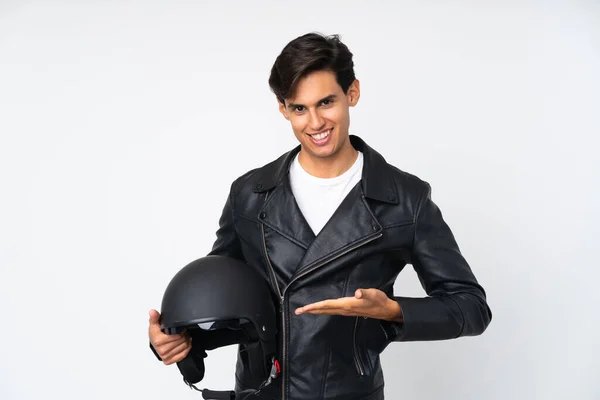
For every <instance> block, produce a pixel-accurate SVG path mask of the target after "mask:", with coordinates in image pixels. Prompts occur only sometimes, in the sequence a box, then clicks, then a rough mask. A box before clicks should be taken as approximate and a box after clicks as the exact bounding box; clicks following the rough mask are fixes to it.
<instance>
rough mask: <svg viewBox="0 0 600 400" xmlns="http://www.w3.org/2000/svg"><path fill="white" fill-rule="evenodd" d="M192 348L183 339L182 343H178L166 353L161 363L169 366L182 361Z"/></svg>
mask: <svg viewBox="0 0 600 400" xmlns="http://www.w3.org/2000/svg"><path fill="white" fill-rule="evenodd" d="M191 348H192V342H191V341H190V340H189V339H185V340H184V341H183V342H181V343H178V344H177V345H176V346H175V347H173V348H172V349H171V350H169V351H167V352H166V353H165V355H164V357H161V358H162V359H163V363H164V364H166V365H171V364H174V363H177V362H179V361H181V360H183V359H184V358H185V357H186V356H187V355H188V353H189V352H190V350H191Z"/></svg>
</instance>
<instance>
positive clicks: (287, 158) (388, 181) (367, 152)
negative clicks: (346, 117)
mask: <svg viewBox="0 0 600 400" xmlns="http://www.w3.org/2000/svg"><path fill="white" fill-rule="evenodd" d="M350 143H351V144H352V146H353V147H354V148H355V149H356V150H358V151H360V152H362V153H363V157H364V165H363V170H362V180H361V185H362V190H363V193H364V195H365V197H367V198H370V199H373V200H378V201H382V202H386V203H392V204H398V189H397V188H396V184H395V182H394V180H393V178H392V170H391V166H390V165H389V164H388V163H387V162H386V161H385V159H384V158H383V156H382V155H381V154H379V153H378V152H377V151H375V150H374V149H373V148H371V147H370V146H369V145H368V144H367V143H366V142H365V141H364V140H363V139H361V138H360V137H358V136H356V135H350ZM298 152H300V145H298V146H296V147H295V148H294V149H292V150H290V151H288V152H287V153H285V154H283V155H282V156H280V157H279V158H278V159H276V160H275V161H273V162H271V163H269V164H267V165H265V166H264V167H262V168H260V169H258V171H257V181H256V184H255V185H254V188H253V191H254V192H256V193H261V192H266V191H269V190H271V189H273V188H274V187H275V186H278V185H281V184H282V183H283V181H284V179H285V177H286V175H287V174H288V172H289V168H290V164H291V162H292V160H293V159H294V157H295V156H296V154H298Z"/></svg>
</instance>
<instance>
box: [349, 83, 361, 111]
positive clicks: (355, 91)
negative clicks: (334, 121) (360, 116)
mask: <svg viewBox="0 0 600 400" xmlns="http://www.w3.org/2000/svg"><path fill="white" fill-rule="evenodd" d="M346 97H347V98H348V105H349V106H350V107H354V106H355V105H356V103H358V99H359V98H360V81H359V80H358V79H355V80H354V82H352V84H351V85H350V87H349V88H348V92H347V93H346Z"/></svg>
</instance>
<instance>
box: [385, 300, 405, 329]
mask: <svg viewBox="0 0 600 400" xmlns="http://www.w3.org/2000/svg"><path fill="white" fill-rule="evenodd" d="M388 304H389V306H388V309H389V313H388V315H389V316H388V318H386V320H387V321H392V322H398V323H403V322H404V315H403V313H402V308H401V307H400V304H398V302H397V301H395V300H392V299H390V300H389V302H388Z"/></svg>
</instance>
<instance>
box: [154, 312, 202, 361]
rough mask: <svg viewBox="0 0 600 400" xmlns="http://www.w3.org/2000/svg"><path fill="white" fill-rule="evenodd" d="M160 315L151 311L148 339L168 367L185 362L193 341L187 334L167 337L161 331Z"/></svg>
mask: <svg viewBox="0 0 600 400" xmlns="http://www.w3.org/2000/svg"><path fill="white" fill-rule="evenodd" d="M159 320H160V313H159V312H158V311H156V310H150V320H149V323H150V324H149V327H148V337H149V338H150V343H151V344H152V347H154V350H156V352H157V353H158V355H159V356H160V358H161V359H162V360H163V363H164V364H166V365H170V364H174V363H177V362H179V361H181V360H183V359H184V358H185V357H186V356H187V355H188V353H189V352H190V350H191V348H192V340H191V339H190V337H189V335H188V334H187V333H181V334H178V335H167V334H166V333H163V332H162V331H161V330H160V322H159Z"/></svg>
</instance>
